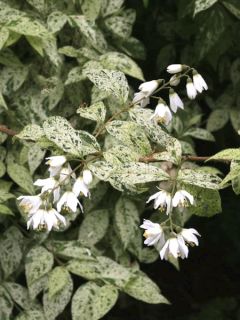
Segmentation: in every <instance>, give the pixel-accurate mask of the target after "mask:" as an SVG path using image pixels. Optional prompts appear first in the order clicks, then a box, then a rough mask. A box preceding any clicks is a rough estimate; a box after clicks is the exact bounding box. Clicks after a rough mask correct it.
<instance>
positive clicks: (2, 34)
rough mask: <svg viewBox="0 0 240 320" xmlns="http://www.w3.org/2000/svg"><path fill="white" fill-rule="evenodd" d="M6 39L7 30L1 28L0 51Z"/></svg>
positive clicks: (7, 35)
mask: <svg viewBox="0 0 240 320" xmlns="http://www.w3.org/2000/svg"><path fill="white" fill-rule="evenodd" d="M8 37H9V31H8V29H7V28H5V27H2V28H1V29H0V50H1V49H2V48H3V47H4V45H5V43H6V41H7V39H8Z"/></svg>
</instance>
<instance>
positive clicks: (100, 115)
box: [77, 101, 106, 123]
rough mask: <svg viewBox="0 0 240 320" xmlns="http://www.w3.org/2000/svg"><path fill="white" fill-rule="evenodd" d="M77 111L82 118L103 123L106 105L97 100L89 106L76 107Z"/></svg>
mask: <svg viewBox="0 0 240 320" xmlns="http://www.w3.org/2000/svg"><path fill="white" fill-rule="evenodd" d="M77 113H79V114H80V116H81V117H83V118H86V119H90V120H93V121H96V122H97V123H103V122H104V120H105V117H106V107H105V105H104V104H103V102H102V101H99V102H96V103H94V104H92V105H91V106H89V107H80V108H78V109H77Z"/></svg>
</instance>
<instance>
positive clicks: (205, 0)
mask: <svg viewBox="0 0 240 320" xmlns="http://www.w3.org/2000/svg"><path fill="white" fill-rule="evenodd" d="M217 1H218V0H195V8H194V16H195V15H196V14H198V13H199V12H201V11H204V10H207V9H209V8H210V7H212V6H213V5H214V3H216V2H217Z"/></svg>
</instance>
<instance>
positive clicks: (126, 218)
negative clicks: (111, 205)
mask: <svg viewBox="0 0 240 320" xmlns="http://www.w3.org/2000/svg"><path fill="white" fill-rule="evenodd" d="M139 220H140V219H139V214H138V208H137V207H136V205H135V203H134V202H132V201H131V200H129V199H127V198H124V197H120V198H119V200H118V201H117V203H116V206H115V224H116V228H117V231H118V233H119V236H120V239H121V241H122V243H123V245H124V248H127V246H128V244H129V242H131V240H132V239H133V238H134V236H135V231H136V229H137V228H138V227H139Z"/></svg>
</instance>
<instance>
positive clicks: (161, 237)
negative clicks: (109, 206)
mask: <svg viewBox="0 0 240 320" xmlns="http://www.w3.org/2000/svg"><path fill="white" fill-rule="evenodd" d="M151 200H154V205H153V206H154V209H158V208H160V210H161V211H163V210H166V214H167V215H170V214H171V212H172V210H173V208H176V207H178V208H179V209H180V210H183V208H185V207H187V206H189V205H193V204H194V198H193V196H192V195H191V194H190V193H189V192H187V191H186V190H178V191H177V192H175V194H174V195H173V196H172V195H171V194H170V193H169V192H167V191H165V190H160V191H159V192H157V193H155V194H153V195H152V196H151V197H150V198H149V199H148V200H147V203H148V202H150V201H151ZM170 219H171V218H170ZM170 219H169V220H170ZM163 225H165V222H164V223H163ZM140 227H141V228H143V229H145V232H144V237H145V238H146V240H145V241H144V244H146V245H148V246H155V247H156V249H157V250H158V251H159V253H160V257H161V259H166V260H167V259H169V258H170V256H173V257H174V258H178V257H181V258H182V259H184V258H187V257H188V251H189V250H188V246H187V245H189V244H190V245H198V239H197V237H196V236H200V234H199V233H198V232H197V231H196V230H195V229H193V228H191V229H184V228H180V227H178V226H176V229H177V230H179V228H180V229H181V230H180V232H175V231H174V228H173V226H172V222H171V226H170V228H168V227H167V226H164V227H162V226H161V225H160V224H158V223H153V222H151V221H150V220H144V222H143V224H142V225H141V226H140ZM169 229H170V231H169ZM166 235H168V239H167V241H166Z"/></svg>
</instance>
